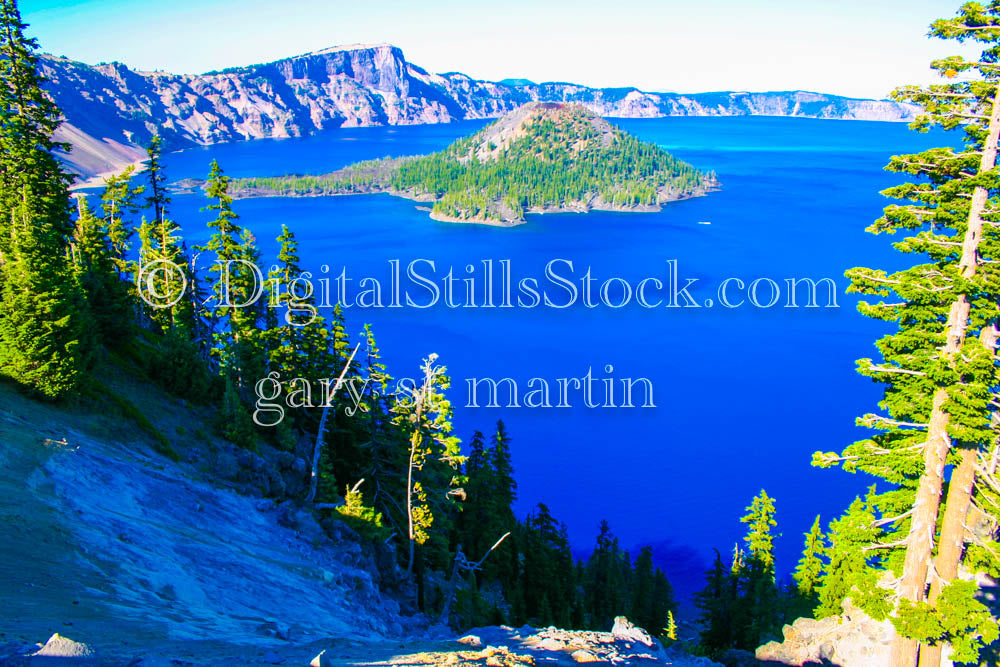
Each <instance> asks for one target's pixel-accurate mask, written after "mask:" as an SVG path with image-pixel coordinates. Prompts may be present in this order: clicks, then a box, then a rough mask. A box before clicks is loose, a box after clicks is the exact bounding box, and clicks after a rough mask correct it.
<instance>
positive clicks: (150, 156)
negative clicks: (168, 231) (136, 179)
mask: <svg viewBox="0 0 1000 667" xmlns="http://www.w3.org/2000/svg"><path fill="white" fill-rule="evenodd" d="M162 157H163V139H161V138H160V135H158V134H154V135H153V137H152V138H151V139H150V140H149V146H147V147H146V158H147V159H146V163H145V167H146V178H147V180H148V183H149V195H148V196H147V197H146V207H147V208H151V209H153V223H154V224H155V225H162V224H163V222H164V219H165V218H166V217H167V205H169V204H170V197H169V195H167V174H166V172H165V171H164V169H163V163H162V162H161V159H162Z"/></svg>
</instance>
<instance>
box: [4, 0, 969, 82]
mask: <svg viewBox="0 0 1000 667" xmlns="http://www.w3.org/2000/svg"><path fill="white" fill-rule="evenodd" d="M959 4H960V2H956V1H951V2H944V1H942V0H905V1H904V0H839V1H837V2H826V1H821V0H694V1H692V0H684V1H683V2H681V1H678V0H615V1H614V2H607V0H602V1H601V2H596V1H594V0H574V1H566V0H507V1H505V2H491V3H482V2H476V1H475V0H464V1H463V0H438V1H434V2H419V1H417V0H375V1H372V0H350V1H346V2H345V1H344V0H293V1H291V2H274V0H238V1H236V0H171V1H169V2H167V1H164V0H142V1H141V2H136V1H135V0H64V1H61V2H58V1H52V0H22V1H21V3H20V6H21V13H22V16H23V18H24V20H25V21H27V22H28V23H29V24H30V28H29V31H28V32H29V34H31V35H33V36H35V37H37V38H38V39H39V41H40V42H41V48H42V50H43V51H46V52H49V53H53V54H55V55H65V56H68V57H69V58H72V59H74V60H80V61H82V62H86V63H90V64H94V63H98V62H108V61H120V62H123V63H125V64H127V65H129V66H130V67H133V68H137V69H144V70H152V69H160V70H166V71H169V72H174V73H191V74H193V73H201V72H205V71H209V70H214V69H222V68H225V67H232V66H238V65H247V64H252V63H260V62H269V61H272V60H277V59H280V58H285V57H289V56H294V55H299V54H302V53H306V52H309V51H314V50H318V49H322V48H326V47H329V46H334V45H339V44H352V43H370V42H389V43H392V44H395V45H396V46H399V47H400V48H402V49H403V53H404V54H405V56H406V59H407V60H408V61H410V62H412V63H415V64H417V65H420V66H421V67H424V68H426V69H428V70H430V71H433V72H448V71H461V72H464V73H466V74H468V75H469V76H472V77H475V78H479V79H488V80H499V79H504V78H526V79H531V80H533V81H536V82H541V81H570V82H573V83H579V84H584V85H589V86H598V87H605V86H610V87H613V86H635V87H638V88H640V89H642V90H647V91H654V92H668V91H669V92H704V91H714V90H753V91H763V90H797V89H804V90H813V91H818V92H825V93H834V94H840V95H848V96H856V97H874V98H882V97H885V96H886V95H887V94H888V93H889V91H890V90H892V89H893V88H894V87H895V86H897V85H901V84H906V83H927V82H929V81H931V80H932V79H933V75H932V73H931V71H930V70H929V68H928V64H929V63H930V61H931V60H933V59H934V58H938V57H942V56H947V55H953V54H955V53H966V54H971V53H973V51H971V50H970V49H968V48H967V47H965V48H963V47H958V48H956V46H957V45H955V44H953V43H948V42H943V41H941V40H936V39H930V38H928V37H927V36H926V34H927V27H928V25H929V24H930V23H931V21H933V20H934V19H936V18H941V17H945V16H951V15H953V14H954V13H955V11H956V9H957V8H958V6H959Z"/></svg>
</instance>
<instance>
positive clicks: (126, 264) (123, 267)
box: [101, 165, 145, 280]
mask: <svg viewBox="0 0 1000 667" xmlns="http://www.w3.org/2000/svg"><path fill="white" fill-rule="evenodd" d="M134 173H135V167H134V166H133V165H129V166H128V167H126V168H125V170H124V171H122V172H121V173H120V174H113V175H112V176H109V177H107V178H105V179H104V191H103V192H102V193H101V210H102V212H103V216H104V225H105V229H107V234H108V239H109V240H110V242H111V254H112V258H113V260H114V262H115V267H116V268H117V270H118V276H119V278H121V279H123V280H124V279H125V278H126V276H129V275H131V274H132V273H133V272H134V267H132V265H131V262H130V261H129V258H128V253H129V250H130V249H131V241H132V237H133V236H134V234H135V230H134V229H133V224H132V221H131V220H130V218H131V216H134V215H136V214H137V213H138V212H139V205H138V203H137V201H136V200H137V199H138V197H139V196H140V195H141V194H142V193H143V192H145V188H144V187H143V186H141V185H139V186H133V185H132V176H133V174H134Z"/></svg>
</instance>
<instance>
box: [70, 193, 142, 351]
mask: <svg viewBox="0 0 1000 667" xmlns="http://www.w3.org/2000/svg"><path fill="white" fill-rule="evenodd" d="M77 202H78V207H79V208H78V215H77V219H76V225H75V229H74V231H73V241H72V246H71V247H72V257H73V262H74V266H75V268H76V272H77V279H78V280H79V282H80V284H81V286H82V287H83V291H84V293H85V294H86V296H87V303H88V305H89V308H90V311H91V313H92V315H93V317H94V320H95V322H96V324H97V327H98V330H99V332H100V336H101V338H102V341H103V342H104V343H105V344H106V345H112V344H120V343H122V342H123V341H125V340H127V339H128V338H130V337H131V336H132V333H133V320H134V308H133V304H134V302H133V299H132V296H131V294H130V290H129V287H128V283H126V282H125V281H124V280H122V278H121V276H120V275H119V273H118V266H117V265H116V263H115V256H114V250H113V248H112V245H111V240H110V238H109V237H108V233H107V228H106V227H105V225H104V223H103V221H102V220H101V219H100V218H97V217H95V216H94V214H93V212H92V211H91V209H90V206H89V205H88V203H87V198H86V197H85V196H81V197H78V198H77Z"/></svg>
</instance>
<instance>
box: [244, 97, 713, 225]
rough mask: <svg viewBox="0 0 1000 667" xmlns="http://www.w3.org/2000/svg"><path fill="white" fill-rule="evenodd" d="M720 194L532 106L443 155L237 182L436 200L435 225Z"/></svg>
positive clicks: (578, 122)
mask: <svg viewBox="0 0 1000 667" xmlns="http://www.w3.org/2000/svg"><path fill="white" fill-rule="evenodd" d="M716 187H718V181H717V180H716V177H715V174H714V173H712V172H708V173H703V172H700V171H698V170H697V169H695V168H694V167H693V166H691V165H689V164H687V163H686V162H682V161H680V160H678V159H677V158H675V157H674V156H672V155H671V154H670V153H668V152H667V151H665V150H663V149H662V148H660V147H659V146H657V145H655V144H652V143H649V142H645V141H641V140H639V139H637V138H635V137H633V136H632V135H630V134H628V133H627V132H624V131H622V130H621V129H619V128H617V127H615V126H613V125H612V124H611V123H609V122H607V121H606V120H604V119H603V118H601V117H599V116H597V115H596V114H594V113H593V112H592V111H590V110H588V109H587V108H586V107H584V106H582V105H579V104H560V103H546V102H532V103H529V104H526V105H524V106H522V107H520V108H519V109H517V110H515V111H513V112H511V113H509V114H507V115H506V116H504V117H503V118H501V119H499V120H498V121H496V122H495V123H492V124H490V125H488V126H487V127H485V128H483V129H482V130H480V131H479V132H477V133H476V134H474V135H472V136H470V137H466V138H463V139H459V140H458V141H456V142H454V143H452V144H451V145H450V146H448V147H447V148H445V149H444V150H442V151H439V152H437V153H432V154H430V155H425V156H411V157H397V158H382V159H378V160H368V161H364V162H359V163H357V164H353V165H350V166H348V167H345V168H343V169H340V170H337V171H334V172H331V173H329V174H323V175H318V176H308V175H306V176H302V175H289V176H277V177H259V178H244V179H235V180H234V181H233V194H234V196H236V197H250V196H323V195H346V194H370V193H377V192H386V193H389V194H392V195H396V196H399V197H406V198H409V199H414V200H417V201H424V202H428V203H431V202H432V203H433V207H432V209H431V217H432V218H434V219H435V220H445V221H449V222H475V223H482V224H493V225H501V226H510V225H516V224H521V223H523V222H524V215H525V214H526V213H554V212H586V211H590V210H604V211H659V210H660V207H661V205H662V204H665V203H667V202H670V201H676V200H679V199H687V198H689V197H696V196H699V195H703V194H705V193H707V192H709V191H711V190H713V189H715V188H716Z"/></svg>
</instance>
